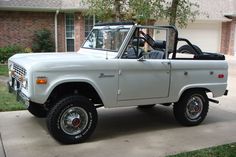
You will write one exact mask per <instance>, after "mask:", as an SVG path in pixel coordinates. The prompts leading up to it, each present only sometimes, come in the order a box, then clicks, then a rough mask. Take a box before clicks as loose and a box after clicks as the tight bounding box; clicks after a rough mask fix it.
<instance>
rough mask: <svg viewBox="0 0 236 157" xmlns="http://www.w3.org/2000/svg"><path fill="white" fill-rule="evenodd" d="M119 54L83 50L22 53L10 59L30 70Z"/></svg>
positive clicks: (102, 58) (103, 58)
mask: <svg viewBox="0 0 236 157" xmlns="http://www.w3.org/2000/svg"><path fill="white" fill-rule="evenodd" d="M116 55H117V53H113V52H109V53H106V52H104V51H98V50H88V49H82V48H81V50H80V51H78V52H58V53H55V52H54V53H53V52H51V53H22V54H16V55H14V56H12V57H10V58H9V61H10V62H14V63H16V64H18V65H21V66H23V67H24V68H26V69H28V68H29V67H31V66H33V65H36V64H39V63H51V64H53V63H61V64H63V63H64V64H63V65H66V64H68V63H74V62H79V61H82V60H83V61H86V60H105V59H107V58H115V56H116Z"/></svg>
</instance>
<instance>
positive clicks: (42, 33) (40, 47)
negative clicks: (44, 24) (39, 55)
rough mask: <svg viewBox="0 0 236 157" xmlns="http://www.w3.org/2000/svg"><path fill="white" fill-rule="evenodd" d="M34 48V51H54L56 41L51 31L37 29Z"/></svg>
mask: <svg viewBox="0 0 236 157" xmlns="http://www.w3.org/2000/svg"><path fill="white" fill-rule="evenodd" d="M32 49H33V51H34V52H53V51H54V43H53V40H52V34H51V32H50V31H49V30H47V29H41V30H37V31H36V32H35V34H34V41H33V45H32Z"/></svg>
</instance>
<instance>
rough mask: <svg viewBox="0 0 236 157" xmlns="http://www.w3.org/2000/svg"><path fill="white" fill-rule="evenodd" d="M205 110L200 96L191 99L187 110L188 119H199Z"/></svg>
mask: <svg viewBox="0 0 236 157" xmlns="http://www.w3.org/2000/svg"><path fill="white" fill-rule="evenodd" d="M202 110H203V101H202V99H201V97H200V96H193V97H191V98H190V99H189V101H188V103H187V108H186V114H187V117H188V119H190V120H195V119H197V118H198V117H199V116H200V115H201V113H202Z"/></svg>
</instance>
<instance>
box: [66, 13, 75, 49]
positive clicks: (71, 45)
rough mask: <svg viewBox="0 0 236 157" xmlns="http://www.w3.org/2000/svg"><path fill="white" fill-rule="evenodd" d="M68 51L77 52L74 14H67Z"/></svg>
mask: <svg viewBox="0 0 236 157" xmlns="http://www.w3.org/2000/svg"><path fill="white" fill-rule="evenodd" d="M66 50H67V51H68V52H73V51H75V28H74V14H73V13H72V14H71V13H70V14H66Z"/></svg>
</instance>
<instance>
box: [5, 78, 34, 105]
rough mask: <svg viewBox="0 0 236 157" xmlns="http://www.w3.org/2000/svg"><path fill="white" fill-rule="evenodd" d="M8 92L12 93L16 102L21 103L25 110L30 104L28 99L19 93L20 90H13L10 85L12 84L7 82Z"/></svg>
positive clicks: (12, 86)
mask: <svg viewBox="0 0 236 157" xmlns="http://www.w3.org/2000/svg"><path fill="white" fill-rule="evenodd" d="M7 85H8V91H9V93H13V94H15V95H16V100H17V101H19V102H22V103H23V104H24V105H25V108H28V107H29V103H30V99H29V98H28V97H27V96H26V95H25V94H24V93H22V92H21V90H20V88H17V89H16V88H15V87H14V85H13V84H12V82H10V81H9V82H8V83H7Z"/></svg>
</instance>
